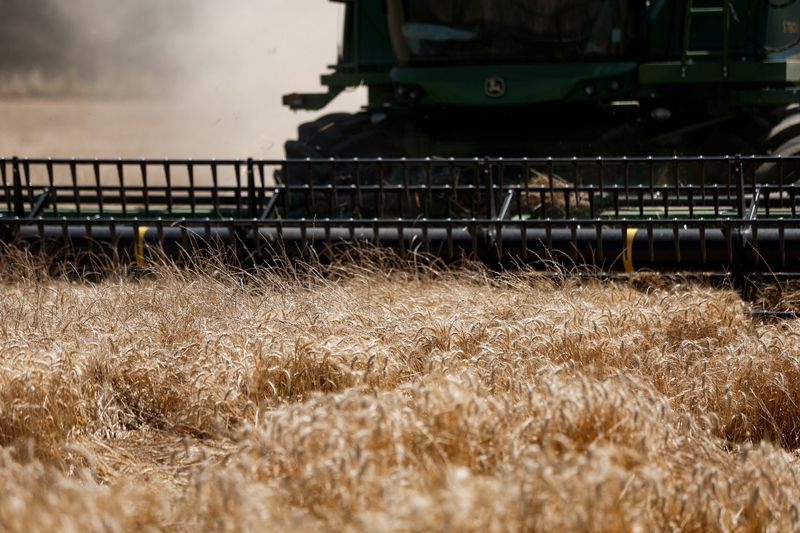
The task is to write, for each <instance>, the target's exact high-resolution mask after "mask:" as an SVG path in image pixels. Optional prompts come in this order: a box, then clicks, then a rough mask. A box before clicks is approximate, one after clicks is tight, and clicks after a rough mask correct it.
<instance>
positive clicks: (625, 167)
mask: <svg viewBox="0 0 800 533" xmlns="http://www.w3.org/2000/svg"><path fill="white" fill-rule="evenodd" d="M630 172H631V168H630V164H629V163H628V158H627V157H623V158H622V180H623V187H624V188H625V207H628V206H630V204H631V191H630V187H631V180H630V177H631V176H630Z"/></svg>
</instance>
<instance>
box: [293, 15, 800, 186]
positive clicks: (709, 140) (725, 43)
mask: <svg viewBox="0 0 800 533" xmlns="http://www.w3.org/2000/svg"><path fill="white" fill-rule="evenodd" d="M342 3H344V4H345V6H346V7H345V13H346V14H345V27H344V37H343V40H342V50H341V55H340V57H339V62H338V63H337V64H336V65H334V66H333V67H332V68H333V71H332V72H331V73H330V74H326V75H324V76H322V83H323V85H325V86H326V87H327V92H324V93H321V94H290V95H288V96H286V97H284V104H285V105H288V106H289V107H291V108H292V109H303V110H318V109H322V108H324V107H325V106H327V105H328V104H329V103H330V102H331V101H333V99H334V98H335V97H336V96H337V95H339V94H340V93H341V92H343V91H344V90H346V89H347V88H350V87H359V86H366V87H367V88H368V91H369V101H368V104H367V107H366V109H365V110H364V111H362V112H360V113H356V114H352V115H349V114H332V115H326V116H323V117H322V118H320V119H318V120H316V121H314V122H310V123H307V124H303V125H302V126H300V128H299V131H298V138H297V140H295V141H290V142H288V143H287V144H286V155H287V157H289V158H306V157H310V158H329V157H335V158H349V157H476V156H493V157H522V156H528V157H531V156H545V157H546V156H553V157H556V156H567V157H572V156H632V155H654V156H655V155H666V156H672V155H706V156H708V155H726V154H737V153H739V154H746V155H753V154H763V155H782V156H793V155H797V154H798V152H800V137H799V135H800V107H798V102H800V87H798V82H800V63H798V62H797V61H796V59H797V55H798V53H800V2H795V1H793V0H788V1H787V0H733V1H724V0H707V1H705V2H702V1H694V2H692V1H676V0H653V1H644V0H642V1H630V2H625V1H622V0H506V1H503V2H492V1H489V0H438V1H434V0H350V1H345V2H342ZM769 168H771V167H765V168H764V169H763V170H762V173H764V174H765V176H764V177H766V173H768V170H769Z"/></svg>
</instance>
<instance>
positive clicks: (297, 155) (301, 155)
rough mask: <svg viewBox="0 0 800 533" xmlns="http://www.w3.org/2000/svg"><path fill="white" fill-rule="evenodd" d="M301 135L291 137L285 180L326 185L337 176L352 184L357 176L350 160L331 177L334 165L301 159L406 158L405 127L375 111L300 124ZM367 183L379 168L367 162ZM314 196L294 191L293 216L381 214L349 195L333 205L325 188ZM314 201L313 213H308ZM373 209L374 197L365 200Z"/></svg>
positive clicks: (336, 168) (288, 145) (287, 146)
mask: <svg viewBox="0 0 800 533" xmlns="http://www.w3.org/2000/svg"><path fill="white" fill-rule="evenodd" d="M297 133H298V138H297V140H291V141H287V142H286V144H285V146H284V148H285V152H286V158H287V159H288V160H289V163H288V164H287V165H286V167H285V168H284V172H283V175H282V176H281V179H282V180H283V181H284V182H285V183H287V184H289V185H307V184H308V183H309V181H310V182H311V184H326V183H329V182H330V180H331V179H334V180H336V183H338V184H348V183H350V182H352V181H353V179H354V178H353V176H354V175H355V172H354V169H353V168H352V165H348V164H346V163H342V164H337V165H336V166H335V177H334V178H331V166H330V165H328V164H320V165H311V166H309V165H307V164H292V162H291V161H292V160H298V159H307V158H310V159H330V158H335V159H352V158H356V157H358V158H361V159H370V158H378V157H383V158H392V157H400V156H401V155H402V154H401V150H400V148H399V147H400V146H401V143H400V137H399V136H400V130H399V129H398V128H396V127H394V128H393V127H392V125H391V124H390V123H389V121H388V120H384V117H383V116H381V115H376V114H374V113H366V112H361V113H355V114H349V113H333V114H329V115H325V116H323V117H320V118H319V119H317V120H315V121H313V122H307V123H305V124H301V125H300V126H299V127H298V132H297ZM362 171H363V173H362V179H363V180H364V181H362V183H365V184H366V183H368V181H369V180H370V179H372V178H371V177H374V176H377V175H378V172H377V169H376V171H375V172H369V169H364V168H363V167H362ZM312 196H313V197H308V193H306V192H302V191H296V192H294V193H292V195H291V201H290V205H291V209H290V212H289V213H288V214H287V216H292V215H294V216H303V217H313V216H317V217H348V216H375V213H372V212H369V213H365V212H361V211H360V210H359V209H356V206H354V205H353V203H352V199H351V198H348V197H343V198H339V204H338V205H335V206H330V203H329V195H328V194H324V193H322V192H320V193H319V194H313V195H312ZM309 204H311V206H312V209H313V212H308V207H307V206H308V205H309ZM362 205H363V206H364V207H362V208H361V210H363V209H368V202H362Z"/></svg>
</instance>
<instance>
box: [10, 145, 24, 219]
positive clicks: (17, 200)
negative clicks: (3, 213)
mask: <svg viewBox="0 0 800 533" xmlns="http://www.w3.org/2000/svg"><path fill="white" fill-rule="evenodd" d="M11 179H12V181H13V183H14V215H15V216H17V217H24V216H25V199H24V198H23V196H22V194H23V193H22V176H20V172H19V159H18V158H16V157H15V158H13V159H12V160H11Z"/></svg>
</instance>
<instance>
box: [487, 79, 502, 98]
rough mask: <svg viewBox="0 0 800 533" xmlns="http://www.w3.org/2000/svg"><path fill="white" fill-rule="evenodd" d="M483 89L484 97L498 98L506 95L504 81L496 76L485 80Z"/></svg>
mask: <svg viewBox="0 0 800 533" xmlns="http://www.w3.org/2000/svg"><path fill="white" fill-rule="evenodd" d="M484 88H485V90H486V96H490V97H492V98H498V97H500V96H503V95H504V94H506V80H504V79H503V78H500V77H498V76H492V77H491V78H486V82H485V83H484Z"/></svg>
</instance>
